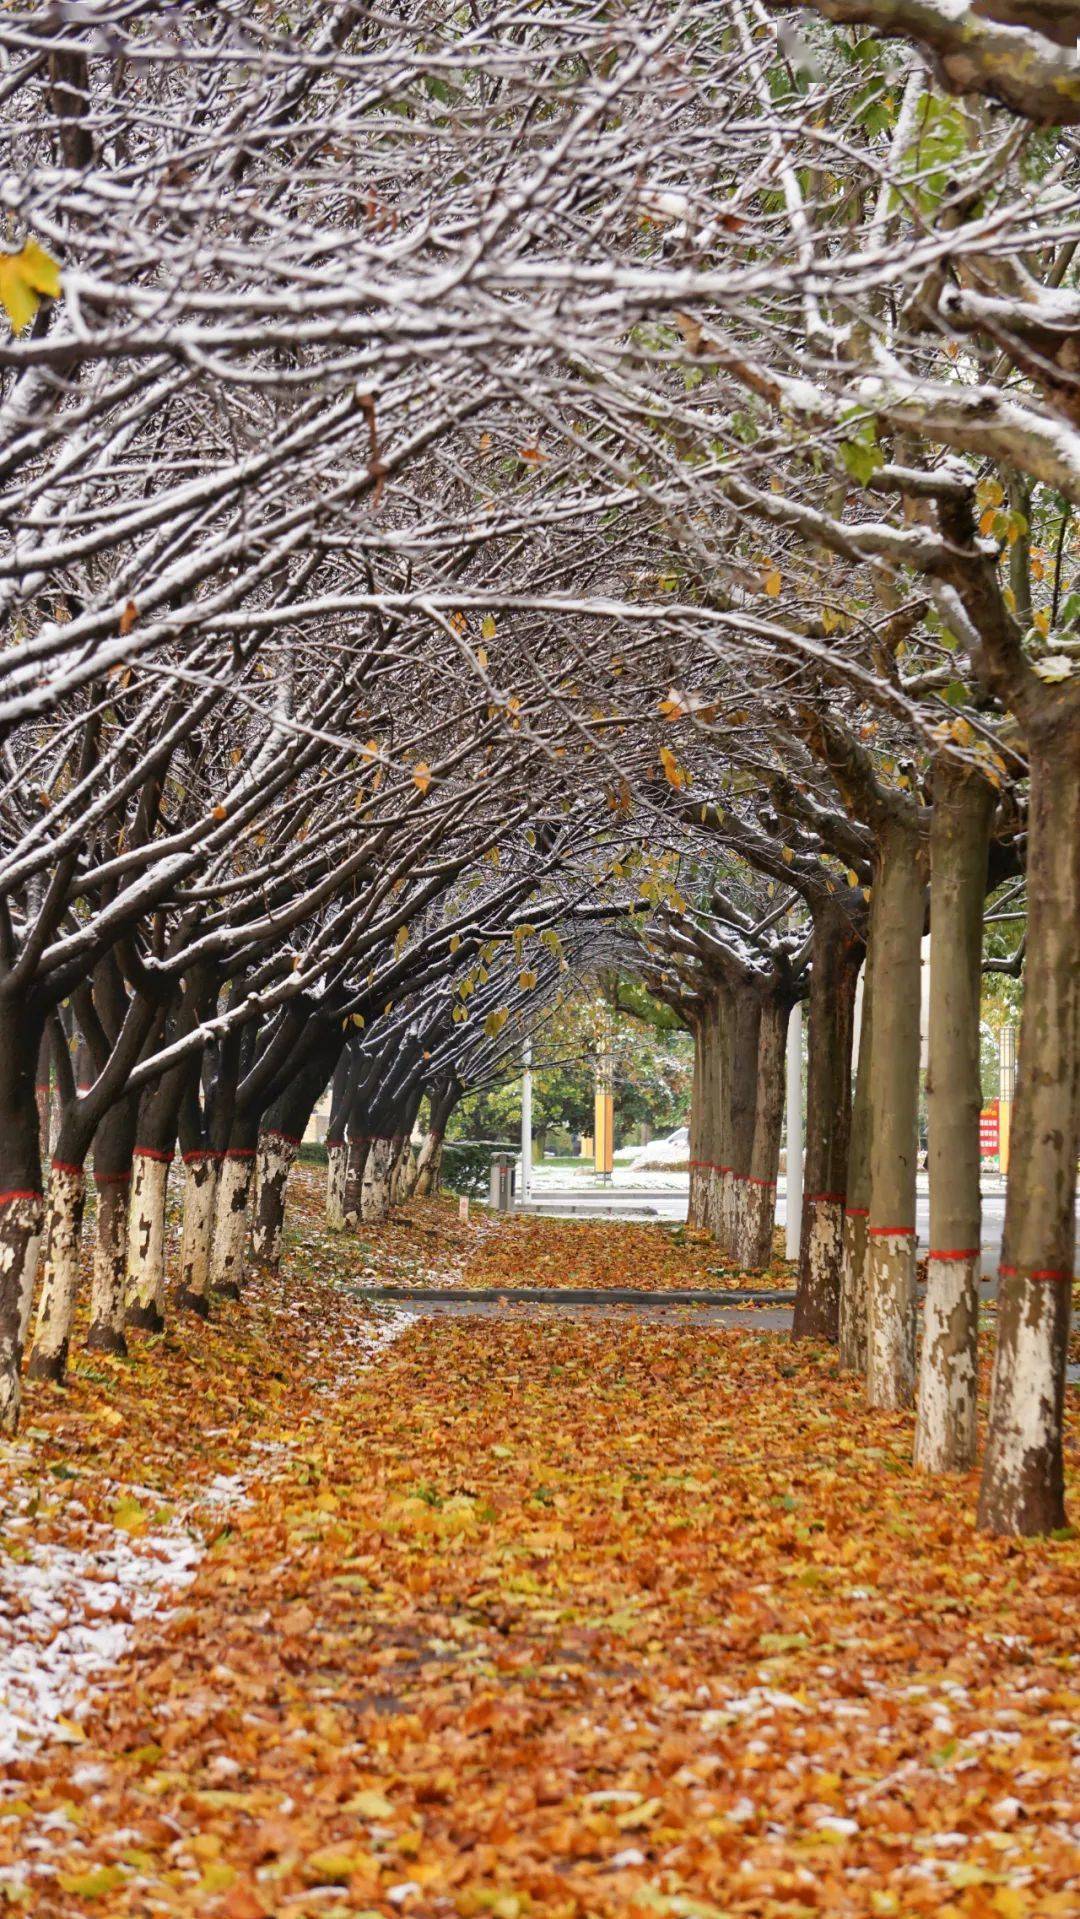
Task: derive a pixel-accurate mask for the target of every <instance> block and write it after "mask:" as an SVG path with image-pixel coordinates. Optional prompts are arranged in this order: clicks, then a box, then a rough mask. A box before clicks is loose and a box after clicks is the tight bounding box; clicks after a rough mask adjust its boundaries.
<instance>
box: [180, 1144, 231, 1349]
mask: <svg viewBox="0 0 1080 1919" xmlns="http://www.w3.org/2000/svg"><path fill="white" fill-rule="evenodd" d="M220 1167H221V1155H220V1153H213V1152H204V1151H196V1152H191V1153H185V1154H184V1230H183V1235H182V1238H181V1241H180V1285H179V1287H178V1289H177V1294H176V1304H177V1305H178V1306H182V1307H185V1308H186V1310H187V1311H188V1312H189V1313H197V1314H198V1315H199V1318H200V1319H207V1318H208V1317H209V1314H210V1298H209V1294H210V1261H211V1256H212V1252H213V1245H214V1215H215V1203H216V1200H217V1190H218V1177H219V1171H220Z"/></svg>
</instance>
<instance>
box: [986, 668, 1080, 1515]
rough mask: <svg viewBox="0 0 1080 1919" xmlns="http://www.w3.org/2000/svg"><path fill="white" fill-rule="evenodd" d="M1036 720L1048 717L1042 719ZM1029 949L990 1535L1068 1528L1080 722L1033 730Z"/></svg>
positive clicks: (992, 1438) (1079, 966)
mask: <svg viewBox="0 0 1080 1919" xmlns="http://www.w3.org/2000/svg"><path fill="white" fill-rule="evenodd" d="M1040 717H1041V716H1040ZM1028 748H1029V760H1030V766H1031V797H1030V801H1029V808H1028V866H1027V876H1028V944H1027V962H1026V967H1025V973H1024V1010H1023V1016H1022V1019H1021V1023H1020V1049H1019V1059H1018V1063H1017V1081H1016V1099H1015V1104H1014V1107H1013V1124H1012V1139H1011V1145H1010V1156H1009V1186H1008V1195H1007V1199H1006V1204H1005V1231H1004V1237H1003V1252H1004V1255H1005V1257H1004V1261H1003V1263H1002V1265H1001V1268H1000V1274H1001V1281H1000V1287H999V1291H998V1334H997V1350H996V1353H995V1356H994V1380H993V1387H992V1391H991V1396H990V1427H989V1432H988V1435H987V1442H986V1453H985V1457H984V1461H983V1475H982V1486H981V1489H980V1494H979V1524H980V1526H982V1527H983V1528H984V1530H986V1531H988V1532H996V1533H1026V1534H1032V1533H1043V1532H1050V1531H1053V1530H1054V1529H1055V1528H1056V1527H1059V1526H1062V1525H1064V1523H1065V1494H1064V1469H1063V1461H1062V1451H1061V1447H1062V1421H1063V1415H1064V1398H1065V1367H1066V1361H1067V1358H1068V1346H1069V1314H1070V1307H1071V1292H1072V1277H1073V1266H1074V1261H1075V1235H1076V1218H1075V1206H1076V1155H1077V1147H1078V1143H1080V1142H1078V1111H1077V1105H1078V1100H1080V948H1078V929H1080V713H1077V711H1076V709H1075V706H1074V707H1073V709H1072V711H1071V714H1070V716H1069V723H1068V724H1066V725H1057V724H1055V713H1054V710H1053V709H1051V710H1050V711H1049V712H1048V713H1047V715H1046V716H1045V718H1043V719H1042V723H1041V724H1032V725H1031V726H1029V729H1028Z"/></svg>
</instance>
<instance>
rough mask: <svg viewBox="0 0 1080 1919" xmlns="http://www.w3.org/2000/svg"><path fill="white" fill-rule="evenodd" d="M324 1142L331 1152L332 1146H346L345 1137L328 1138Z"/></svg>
mask: <svg viewBox="0 0 1080 1919" xmlns="http://www.w3.org/2000/svg"><path fill="white" fill-rule="evenodd" d="M324 1144H325V1146H326V1149H327V1151H328V1152H329V1150H330V1148H331V1147H332V1146H333V1147H337V1146H344V1144H345V1141H344V1140H343V1139H328V1140H326V1141H325V1142H324Z"/></svg>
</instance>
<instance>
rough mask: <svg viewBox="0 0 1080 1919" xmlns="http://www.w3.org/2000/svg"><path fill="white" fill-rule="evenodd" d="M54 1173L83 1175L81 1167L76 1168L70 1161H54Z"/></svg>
mask: <svg viewBox="0 0 1080 1919" xmlns="http://www.w3.org/2000/svg"><path fill="white" fill-rule="evenodd" d="M50 1164H51V1166H52V1169H53V1172H54V1173H81V1172H82V1167H81V1166H74V1165H73V1164H72V1162H71V1161H70V1160H68V1159H54V1160H52V1161H51V1162H50Z"/></svg>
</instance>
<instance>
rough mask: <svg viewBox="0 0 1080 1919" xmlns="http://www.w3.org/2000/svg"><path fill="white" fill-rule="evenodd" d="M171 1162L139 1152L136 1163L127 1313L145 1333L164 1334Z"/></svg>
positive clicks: (130, 1320)
mask: <svg viewBox="0 0 1080 1919" xmlns="http://www.w3.org/2000/svg"><path fill="white" fill-rule="evenodd" d="M169 1165H170V1162H169V1160H167V1159H160V1158H158V1156H157V1155H156V1154H154V1155H153V1156H151V1154H149V1153H139V1152H136V1154H135V1156H134V1158H133V1160H132V1162H131V1170H132V1179H131V1215H130V1218H129V1220H128V1254H127V1287H126V1300H127V1310H126V1313H125V1320H126V1323H127V1325H128V1326H133V1327H135V1328H136V1329H137V1330H140V1331H142V1332H160V1331H161V1328H162V1327H163V1326H164V1324H165V1198H166V1194H167V1191H168V1186H169Z"/></svg>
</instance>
